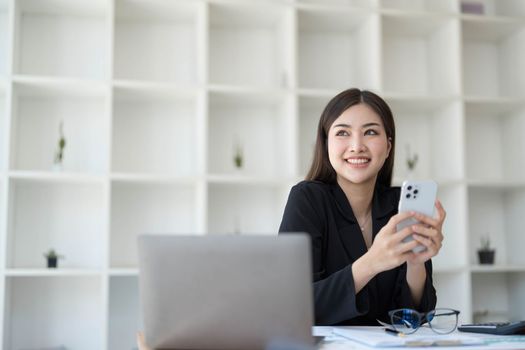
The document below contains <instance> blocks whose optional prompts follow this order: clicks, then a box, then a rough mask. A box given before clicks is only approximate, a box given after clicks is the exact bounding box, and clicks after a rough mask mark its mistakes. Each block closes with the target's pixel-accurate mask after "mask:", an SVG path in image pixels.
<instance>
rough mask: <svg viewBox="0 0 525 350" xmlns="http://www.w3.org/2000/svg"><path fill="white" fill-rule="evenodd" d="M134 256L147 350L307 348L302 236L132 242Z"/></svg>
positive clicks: (309, 318)
mask: <svg viewBox="0 0 525 350" xmlns="http://www.w3.org/2000/svg"><path fill="white" fill-rule="evenodd" d="M138 250H139V251H138V253H139V255H138V256H139V286H140V298H141V303H142V312H143V317H144V320H143V321H144V335H145V340H146V344H147V345H148V346H150V347H151V348H153V349H156V348H168V349H264V348H266V347H268V346H270V344H279V343H289V344H290V343H297V344H304V345H306V344H313V338H312V335H311V332H312V328H311V327H312V323H313V303H312V280H311V267H310V266H311V261H310V241H309V238H308V236H306V235H304V234H287V235H281V236H275V235H274V236H268V235H266V236H234V235H228V236H227V235H207V236H175V235H140V236H139V238H138Z"/></svg>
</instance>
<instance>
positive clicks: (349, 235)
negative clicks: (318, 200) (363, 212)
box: [331, 183, 367, 261]
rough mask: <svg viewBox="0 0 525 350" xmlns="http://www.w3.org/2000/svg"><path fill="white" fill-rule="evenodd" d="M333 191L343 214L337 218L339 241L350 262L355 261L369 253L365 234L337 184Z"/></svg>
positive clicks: (338, 207) (332, 188) (334, 185)
mask: <svg viewBox="0 0 525 350" xmlns="http://www.w3.org/2000/svg"><path fill="white" fill-rule="evenodd" d="M331 190H332V194H333V196H334V198H335V202H336V205H337V209H338V210H339V212H340V213H341V214H342V215H341V216H336V225H337V231H338V232H339V239H340V240H341V242H342V243H343V244H342V245H343V248H344V250H345V251H346V253H347V255H348V256H349V258H350V260H351V261H355V260H357V259H359V258H360V257H361V256H363V255H364V254H365V253H366V251H367V248H366V243H365V240H364V238H363V234H362V233H361V229H360V228H359V224H358V222H357V219H356V218H355V215H354V212H353V211H352V207H351V206H350V203H349V202H348V199H347V198H346V195H345V193H344V192H343V190H342V189H341V187H339V185H338V184H337V183H335V184H333V185H332V187H331Z"/></svg>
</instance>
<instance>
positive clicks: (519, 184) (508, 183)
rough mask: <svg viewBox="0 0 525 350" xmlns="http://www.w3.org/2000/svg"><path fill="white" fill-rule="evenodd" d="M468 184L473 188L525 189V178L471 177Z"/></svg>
mask: <svg viewBox="0 0 525 350" xmlns="http://www.w3.org/2000/svg"><path fill="white" fill-rule="evenodd" d="M467 184H468V186H469V187H471V188H478V189H502V190H512V189H525V181H523V180H476V179H469V180H468V181H467Z"/></svg>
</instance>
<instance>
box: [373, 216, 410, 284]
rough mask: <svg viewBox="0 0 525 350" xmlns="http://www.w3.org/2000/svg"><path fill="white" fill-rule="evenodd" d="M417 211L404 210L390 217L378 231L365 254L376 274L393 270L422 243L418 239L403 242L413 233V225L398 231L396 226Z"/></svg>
mask: <svg viewBox="0 0 525 350" xmlns="http://www.w3.org/2000/svg"><path fill="white" fill-rule="evenodd" d="M415 215H416V214H415V212H402V213H398V214H396V215H394V216H392V217H391V218H390V220H389V221H388V223H387V224H386V225H385V226H383V228H382V229H381V230H380V231H379V232H378V233H377V235H376V237H375V238H374V242H373V243H372V246H371V247H370V249H369V250H368V252H367V253H366V254H365V255H368V256H367V260H368V262H369V264H370V267H371V268H372V270H373V273H374V275H375V274H378V273H380V272H383V271H387V270H391V269H393V268H395V267H398V266H399V265H401V264H403V263H405V262H406V261H407V260H408V259H409V258H410V256H411V255H412V254H413V253H412V249H414V248H415V247H417V246H418V245H419V244H420V243H419V242H418V241H416V240H411V241H409V242H406V243H405V242H402V241H403V240H404V239H405V238H406V237H408V236H410V235H412V234H413V233H414V230H413V229H412V225H410V226H408V227H405V228H404V229H402V230H401V231H399V232H397V228H396V226H397V225H398V224H399V223H401V222H402V221H403V220H405V219H408V218H411V217H413V216H415Z"/></svg>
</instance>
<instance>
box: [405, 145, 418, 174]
mask: <svg viewBox="0 0 525 350" xmlns="http://www.w3.org/2000/svg"><path fill="white" fill-rule="evenodd" d="M406 148H407V160H406V161H407V167H408V173H409V175H410V174H412V173H413V172H414V169H415V168H416V165H417V161H418V156H417V153H414V154H413V155H411V154H410V145H407V146H406Z"/></svg>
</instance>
